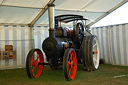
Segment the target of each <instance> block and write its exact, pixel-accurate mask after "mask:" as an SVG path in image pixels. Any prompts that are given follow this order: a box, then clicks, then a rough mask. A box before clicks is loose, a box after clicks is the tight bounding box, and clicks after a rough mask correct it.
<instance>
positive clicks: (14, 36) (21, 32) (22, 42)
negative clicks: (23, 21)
mask: <svg viewBox="0 0 128 85" xmlns="http://www.w3.org/2000/svg"><path fill="white" fill-rule="evenodd" d="M31 41H33V40H30V28H29V27H28V26H15V25H13V26H8V25H4V26H0V51H5V45H13V50H16V59H1V60H0V69H4V68H14V67H21V66H25V62H26V56H27V54H28V52H29V50H30V42H31Z"/></svg>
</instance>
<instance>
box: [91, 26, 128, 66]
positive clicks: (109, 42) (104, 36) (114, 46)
mask: <svg viewBox="0 0 128 85" xmlns="http://www.w3.org/2000/svg"><path fill="white" fill-rule="evenodd" d="M91 32H92V34H94V35H97V36H98V39H99V43H100V57H101V58H103V59H104V60H105V62H106V63H110V64H113V65H123V66H128V24H119V25H111V26H103V27H94V28H92V30H91Z"/></svg>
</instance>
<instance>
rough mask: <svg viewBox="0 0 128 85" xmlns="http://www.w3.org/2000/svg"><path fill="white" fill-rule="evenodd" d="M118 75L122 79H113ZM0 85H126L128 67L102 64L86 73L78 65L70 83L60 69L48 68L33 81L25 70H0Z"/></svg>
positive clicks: (81, 66) (80, 65)
mask: <svg viewBox="0 0 128 85" xmlns="http://www.w3.org/2000/svg"><path fill="white" fill-rule="evenodd" d="M119 75H122V77H116V78H114V76H119ZM0 85H128V67H124V66H113V65H108V64H102V65H100V67H99V69H98V70H97V71H93V72H87V71H84V69H83V65H82V64H79V65H78V71H77V74H76V77H75V79H74V80H72V81H66V80H65V78H64V74H63V70H62V69H59V70H51V69H50V67H49V66H45V67H44V71H43V74H42V75H41V76H40V77H39V78H35V79H29V78H28V77H27V75H26V70H25V68H22V69H12V70H1V71H0Z"/></svg>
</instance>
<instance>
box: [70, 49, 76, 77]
mask: <svg viewBox="0 0 128 85" xmlns="http://www.w3.org/2000/svg"><path fill="white" fill-rule="evenodd" d="M76 71H77V59H76V53H75V51H74V50H71V52H70V55H69V59H68V73H69V76H70V78H71V79H74V78H75V75H76Z"/></svg>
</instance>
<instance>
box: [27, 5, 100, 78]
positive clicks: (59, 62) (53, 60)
mask: <svg viewBox="0 0 128 85" xmlns="http://www.w3.org/2000/svg"><path fill="white" fill-rule="evenodd" d="M48 7H49V8H48V11H49V37H48V38H46V39H45V40H44V41H43V44H42V49H43V51H44V53H45V55H46V57H47V61H48V63H45V62H44V57H43V54H42V52H41V50H40V49H32V50H30V52H29V53H28V56H27V60H26V71H27V75H28V77H29V78H36V77H39V76H40V75H41V74H42V71H43V67H44V65H50V67H51V68H52V69H55V68H59V67H63V72H64V76H65V78H66V79H67V80H72V79H74V78H75V75H76V72H77V63H82V64H83V66H84V68H85V70H87V71H94V70H96V69H98V66H99V43H98V40H97V37H96V36H95V35H92V34H90V35H86V32H87V31H86V26H85V22H86V20H87V19H85V18H83V16H80V15H71V14H70V15H59V16H56V17H55V18H54V5H53V4H52V5H48ZM54 22H55V25H54ZM61 22H64V23H68V22H73V26H74V27H73V29H69V28H65V27H61Z"/></svg>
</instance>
